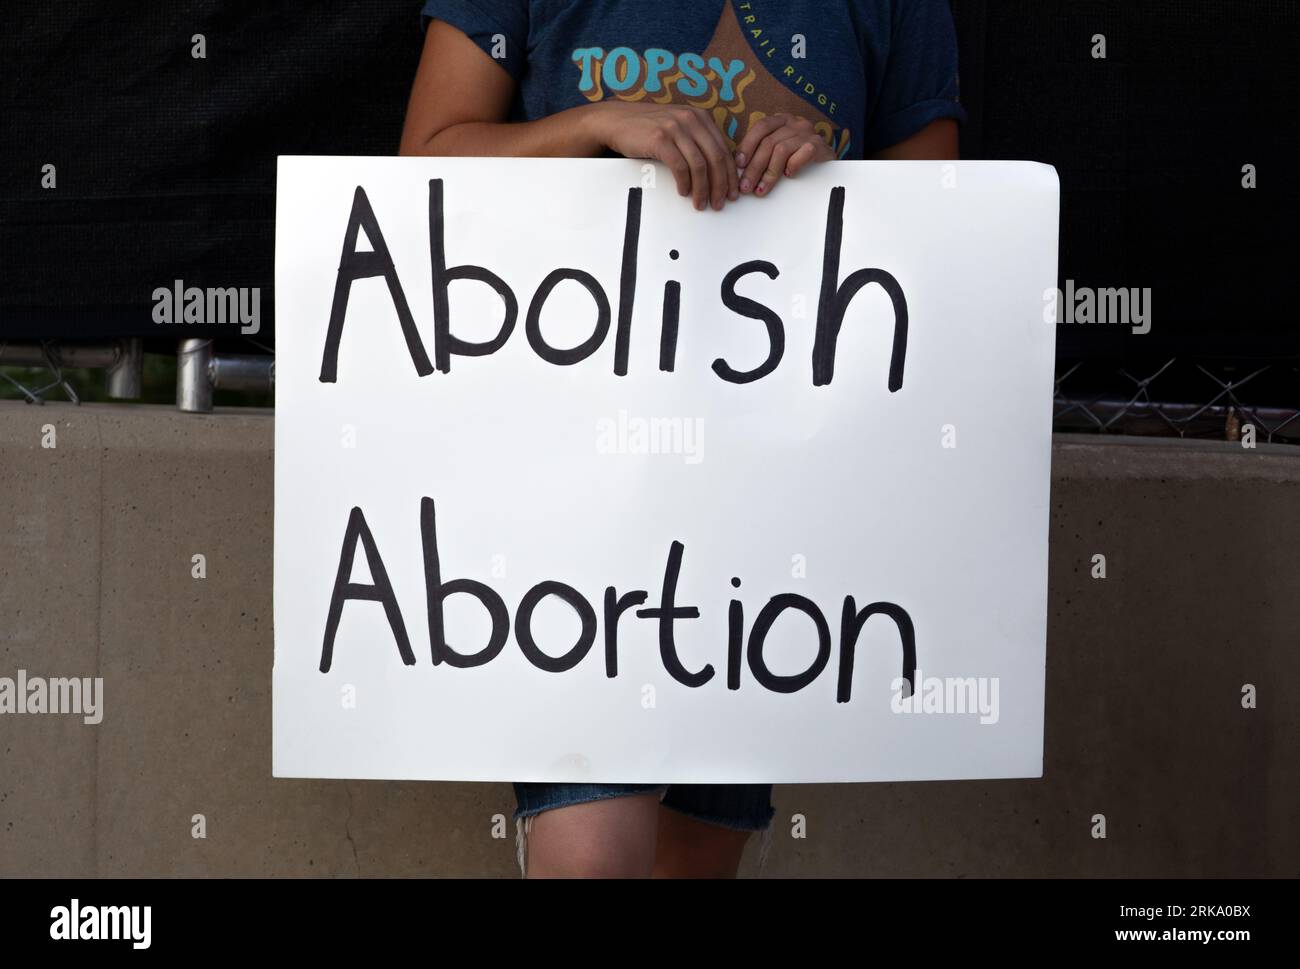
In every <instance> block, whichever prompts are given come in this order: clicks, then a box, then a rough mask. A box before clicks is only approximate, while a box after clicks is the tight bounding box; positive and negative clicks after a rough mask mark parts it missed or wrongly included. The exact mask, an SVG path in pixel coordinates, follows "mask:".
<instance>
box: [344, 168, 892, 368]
mask: <svg viewBox="0 0 1300 969" xmlns="http://www.w3.org/2000/svg"><path fill="white" fill-rule="evenodd" d="M362 229H364V230H365V233H366V238H367V239H369V240H370V244H371V246H372V248H371V249H369V250H365V251H358V250H357V242H358V239H359V236H360V233H361V230H362ZM640 231H641V189H639V188H632V189H629V190H628V193H627V212H626V218H625V220H624V229H623V256H622V262H621V264H620V265H621V268H620V273H619V283H618V311H617V318H615V316H614V313H613V311H612V309H611V306H610V299H609V295H608V293H607V292H606V290H605V287H604V286H602V285H601V284H600V282H599V281H598V280H597V279H596V277H594V276H593V275H592V274H591V273H589V272H586V271H585V270H582V269H573V268H559V269H555V270H553V271H552V272H551V273H549V274H548V275H547V276H546V277H545V278H544V279H543V280H542V282H541V284H540V285H539V286H538V287H537V291H536V292H535V293H534V294H533V297H532V299H531V300H530V301H529V303H528V309H527V311H526V312H525V314H524V333H525V336H526V338H527V340H528V345H529V346H530V347H532V349H533V351H534V352H535V353H536V354H537V355H538V356H539V357H541V358H542V359H543V360H545V361H546V362H547V363H552V364H554V365H556V366H557V367H568V366H572V365H573V364H576V363H580V362H582V361H583V360H586V359H587V358H588V357H590V356H591V355H592V354H594V353H595V352H596V351H597V350H599V349H600V348H601V347H602V346H603V345H604V343H605V340H606V338H607V337H608V336H609V331H610V328H611V321H612V326H613V329H614V373H615V374H617V375H619V376H626V375H627V372H628V353H629V347H630V346H631V333H632V310H633V307H634V305H635V301H636V280H637V253H638V247H639V240H640ZM444 235H445V226H444V218H443V183H442V179H440V178H435V179H431V180H430V181H429V258H430V262H431V265H432V270H433V336H434V360H433V362H432V363H430V362H429V356H428V354H427V353H426V351H425V348H424V341H423V340H422V339H421V338H420V331H419V330H418V329H417V327H416V325H415V319H414V317H413V316H412V315H411V307H410V304H409V303H408V302H407V299H406V293H405V291H404V290H403V289H402V284H401V282H400V281H399V280H398V278H397V269H396V268H395V267H394V265H393V259H392V257H391V256H390V255H389V251H388V245H387V243H385V242H384V236H383V233H382V232H381V231H380V228H379V220H378V219H376V218H375V213H374V210H373V209H372V208H371V205H370V200H369V199H368V198H367V197H366V193H365V191H364V190H363V189H362V188H361V186H359V185H358V186H357V189H356V192H355V194H354V195H353V199H352V212H351V215H350V216H349V217H348V224H347V229H346V231H345V232H344V239H343V253H342V255H341V256H340V257H339V270H338V278H337V280H336V282H335V286H334V298H333V302H332V305H331V307H330V319H329V327H328V330H327V332H326V337H325V350H324V354H323V356H322V358H321V368H320V380H321V381H322V382H323V383H333V382H335V381H337V379H338V357H339V341H340V340H341V339H342V337H343V323H344V320H345V318H346V317H347V308H348V296H349V294H350V293H351V291H352V284H353V283H354V282H356V281H357V280H358V279H369V278H371V277H374V276H382V277H383V278H384V280H385V282H387V284H388V292H389V295H390V296H391V297H392V300H393V306H394V308H395V309H396V311H397V319H398V321H399V323H400V324H401V327H402V335H403V336H404V337H405V339H406V348H407V350H408V352H409V353H410V355H411V361H412V362H413V363H414V364H415V371H416V373H418V374H419V375H420V376H421V377H423V376H427V375H428V374H431V373H433V371H434V369H435V368H436V369H437V370H439V371H440V372H442V373H450V372H451V360H452V357H454V356H465V357H481V356H487V355H489V354H492V353H495V352H496V351H498V350H500V349H501V348H502V347H503V346H505V344H506V341H507V340H509V339H510V335H511V334H512V333H513V332H514V330H515V324H516V323H517V322H518V319H519V299H518V297H517V296H516V295H515V291H514V290H513V289H512V288H511V287H510V286H509V285H507V284H506V281H505V280H503V279H502V278H501V277H500V276H498V275H497V274H496V273H494V272H492V271H491V270H490V269H486V268H485V267H483V266H473V265H464V266H452V267H451V268H448V267H447V249H446V242H445V239H444ZM843 235H844V188H843V187H842V186H837V187H836V188H833V189H831V194H830V201H829V203H828V205H827V211H826V232H825V238H824V241H823V254H822V278H821V289H820V293H819V295H818V300H817V323H816V332H815V338H814V343H813V351H812V381H813V385H814V386H818V387H820V386H824V385H826V384H829V383H830V382H831V380H832V379H833V378H834V376H835V345H836V342H837V340H838V339H839V332H840V325H841V324H842V323H843V321H844V314H845V312H846V311H847V310H848V308H849V303H850V302H852V300H853V297H854V296H856V295H857V293H858V292H859V291H860V290H861V289H863V287H865V286H869V285H871V284H872V283H875V284H878V285H879V286H880V287H881V288H882V289H884V291H885V292H886V293H887V294H888V295H889V299H890V301H891V303H892V304H893V310H894V341H893V349H892V351H891V356H890V361H889V389H890V391H897V390H898V389H899V388H900V387H902V386H903V361H904V358H905V357H906V355H907V299H906V298H905V297H904V295H903V289H902V287H901V286H899V284H898V280H897V279H895V278H894V277H893V275H891V274H890V273H888V272H886V271H885V270H883V269H858V270H855V271H854V272H852V273H850V274H849V275H848V276H847V277H846V278H845V279H844V280H843V281H841V280H840V242H841V239H842V238H843ZM671 255H673V257H674V258H676V250H673V251H672V253H671ZM753 273H761V274H762V275H764V276H767V277H768V278H769V279H776V278H777V277H778V276H779V275H780V274H781V271H780V270H779V269H778V268H777V267H776V266H775V265H774V264H773V263H770V262H767V261H765V260H761V259H756V260H751V261H749V262H743V263H741V264H740V265H738V266H735V267H734V268H733V269H731V270H730V271H729V272H728V273H727V274H726V276H725V277H724V278H723V280H722V284H721V297H722V303H723V305H724V306H725V307H726V308H727V309H729V310H731V311H732V312H734V313H736V314H738V315H740V316H743V317H746V318H748V319H752V320H758V321H759V322H761V323H762V324H763V327H764V331H765V334H766V341H767V355H766V357H765V358H764V360H763V362H762V363H760V364H759V365H758V366H756V367H753V368H752V369H749V370H737V369H736V368H734V367H732V366H731V365H730V364H729V363H728V362H727V361H726V360H723V359H722V358H718V359H717V360H714V361H713V371H714V372H715V373H716V374H717V375H718V376H719V377H721V378H722V379H723V380H726V381H728V382H730V383H736V384H745V383H750V382H751V381H755V380H759V379H761V378H762V377H765V376H767V375H768V374H770V373H771V372H772V371H773V370H775V369H776V367H777V365H778V364H779V363H780V362H781V358H782V356H783V355H784V354H785V324H784V322H783V321H782V319H781V317H780V316H779V315H778V314H777V313H776V311H775V310H773V309H772V308H771V307H769V306H766V305H764V304H762V303H760V302H758V301H757V300H753V299H749V298H747V297H744V296H740V295H737V293H736V284H737V283H738V282H739V281H740V280H741V279H743V278H744V277H746V276H749V275H751V274H753ZM457 280H474V281H475V282H479V283H482V284H484V285H485V286H488V287H490V288H491V289H493V290H494V291H495V292H496V293H497V295H498V296H500V297H501V301H502V303H503V304H504V315H503V317H502V320H501V325H500V327H499V328H498V329H497V332H496V335H495V336H493V337H492V338H491V339H489V340H482V341H471V340H465V339H462V338H460V337H458V336H456V335H455V334H453V333H452V330H451V310H450V303H449V300H448V295H447V288H448V286H449V285H450V284H451V283H453V282H455V281H457ZM565 281H572V282H575V283H577V284H578V285H580V286H582V288H583V289H585V290H586V291H587V293H588V295H590V297H591V301H592V305H593V308H594V309H595V314H596V320H595V323H594V325H593V327H592V331H591V335H590V336H589V337H587V338H586V339H585V340H583V341H582V342H581V343H579V344H578V345H577V346H574V347H564V348H561V347H555V346H552V345H551V344H549V343H547V342H546V338H545V337H544V336H543V335H542V328H541V319H542V309H543V307H545V305H546V300H547V298H548V297H549V296H550V295H551V293H552V291H553V290H554V289H555V287H556V286H558V285H559V284H560V283H562V282H565ZM680 306H681V283H680V282H679V281H678V280H675V279H670V280H668V281H667V282H666V283H664V293H663V312H662V317H661V323H660V330H659V369H660V370H662V371H666V372H672V371H673V370H675V369H676V364H677V332H678V326H679V322H680V321H679V319H678V317H679V310H680Z"/></svg>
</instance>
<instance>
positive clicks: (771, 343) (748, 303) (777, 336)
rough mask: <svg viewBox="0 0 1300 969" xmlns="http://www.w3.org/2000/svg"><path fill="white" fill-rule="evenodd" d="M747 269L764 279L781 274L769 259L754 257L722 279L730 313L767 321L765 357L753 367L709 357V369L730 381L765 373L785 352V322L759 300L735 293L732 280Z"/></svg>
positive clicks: (745, 380)
mask: <svg viewBox="0 0 1300 969" xmlns="http://www.w3.org/2000/svg"><path fill="white" fill-rule="evenodd" d="M750 273H763V275H765V276H767V278H768V279H776V277H777V276H779V275H781V273H780V271H779V270H778V269H777V268H776V267H775V266H774V265H772V264H771V263H770V262H763V261H762V260H760V259H755V260H753V261H751V262H743V263H741V264H740V265H739V266H737V267H735V268H734V269H732V270H731V272H729V273H727V275H726V276H725V277H724V278H723V280H722V303H723V305H724V306H726V307H727V309H729V310H731V311H732V312H734V313H739V314H740V315H741V316H747V317H749V318H750V319H751V320H762V321H763V322H764V323H765V324H766V325H767V359H766V360H764V361H763V362H762V363H761V364H759V365H758V366H757V367H755V368H754V369H753V370H744V371H740V370H733V369H732V368H731V366H730V365H729V364H728V363H727V361H725V360H723V359H722V358H721V357H719V358H718V359H717V360H714V361H713V372H714V373H716V374H717V375H718V376H719V377H721V378H722V379H723V380H726V381H729V382H730V383H733V384H747V383H750V382H752V381H755V380H758V379H759V378H760V377H766V376H767V375H768V374H770V373H771V372H772V371H773V370H775V369H776V365H777V364H778V363H780V362H781V357H782V355H783V354H784V353H785V326H784V325H783V324H782V322H781V317H779V316H777V315H776V313H775V312H773V311H772V310H771V309H769V308H768V307H766V306H764V305H763V304H762V303H759V302H756V301H755V300H752V299H747V298H746V297H744V296H738V295H736V280H738V279H740V277H742V276H748V275H749V274H750Z"/></svg>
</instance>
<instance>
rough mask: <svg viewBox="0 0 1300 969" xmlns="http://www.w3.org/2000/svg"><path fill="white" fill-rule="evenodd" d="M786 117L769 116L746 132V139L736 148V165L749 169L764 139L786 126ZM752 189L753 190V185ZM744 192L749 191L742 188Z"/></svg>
mask: <svg viewBox="0 0 1300 969" xmlns="http://www.w3.org/2000/svg"><path fill="white" fill-rule="evenodd" d="M785 122H786V116H785V115H783V114H769V115H767V116H766V117H764V118H759V119H758V120H757V121H755V122H754V123H753V124H752V125H750V126H749V130H748V131H746V132H745V137H744V138H742V139H741V142H740V144H739V145H738V146H737V147H736V165H737V167H739V168H741V169H744V168H748V167H749V162H750V160H751V159H752V158H753V157H754V152H755V151H757V150H758V146H759V144H761V143H762V141H763V139H764V138H766V137H767V136H768V135H770V134H772V132H774V131H777V130H778V129H780V128H782V127H784V126H785ZM750 188H753V186H752V185H751V186H750ZM741 191H742V192H747V191H749V189H745V188H742V189H741Z"/></svg>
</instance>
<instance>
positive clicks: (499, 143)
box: [399, 104, 607, 158]
mask: <svg viewBox="0 0 1300 969" xmlns="http://www.w3.org/2000/svg"><path fill="white" fill-rule="evenodd" d="M599 108H600V105H599V104H584V105H580V106H578V107H576V108H569V109H568V110H565V111H560V112H558V113H557V114H552V115H549V116H547V117H545V118H539V119H538V120H536V121H515V122H497V121H465V122H461V123H459V124H453V125H448V126H447V127H446V128H443V129H442V130H441V131H438V132H436V133H435V134H434V135H433V136H431V137H430V138H428V139H426V140H424V141H423V142H418V143H416V142H410V143H408V142H406V141H404V142H403V143H402V146H401V148H400V151H399V153H400V154H403V155H504V156H519V157H531V158H591V157H594V156H597V155H599V154H601V152H603V151H604V150H605V147H606V145H607V141H606V139H605V138H604V137H603V135H602V133H601V125H600V124H599V116H600V114H601V112H600V110H599Z"/></svg>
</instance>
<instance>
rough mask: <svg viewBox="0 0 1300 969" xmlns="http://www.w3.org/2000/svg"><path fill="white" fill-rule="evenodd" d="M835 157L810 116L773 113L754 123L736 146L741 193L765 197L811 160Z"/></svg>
mask: <svg viewBox="0 0 1300 969" xmlns="http://www.w3.org/2000/svg"><path fill="white" fill-rule="evenodd" d="M834 158H835V152H833V151H832V150H831V147H830V145H828V144H826V142H825V140H824V139H823V138H822V136H821V135H819V134H818V133H817V132H816V131H815V130H814V129H813V123H812V122H811V121H809V120H808V119H807V118H800V117H797V116H795V115H789V114H769V115H768V116H767V117H765V118H760V119H759V120H758V121H756V122H755V123H754V124H752V125H751V126H750V128H749V130H748V131H747V132H746V133H745V137H744V139H743V140H742V141H741V143H740V146H739V147H738V148H737V149H736V167H737V168H738V169H739V170H740V192H741V194H742V195H748V194H753V195H758V196H760V197H762V196H765V195H767V194H768V193H769V192H771V191H772V187H773V186H774V185H776V183H777V181H778V180H779V179H780V178H781V177H782V176H785V177H786V178H793V177H794V176H795V175H797V174H798V173H799V171H800V169H802V168H803V167H804V166H805V165H807V164H808V163H809V162H815V161H818V162H821V161H831V160H833V159H834Z"/></svg>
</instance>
